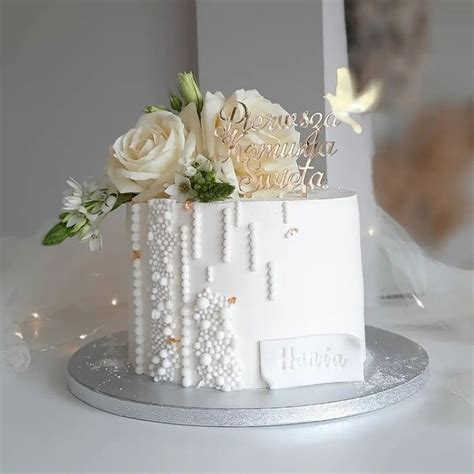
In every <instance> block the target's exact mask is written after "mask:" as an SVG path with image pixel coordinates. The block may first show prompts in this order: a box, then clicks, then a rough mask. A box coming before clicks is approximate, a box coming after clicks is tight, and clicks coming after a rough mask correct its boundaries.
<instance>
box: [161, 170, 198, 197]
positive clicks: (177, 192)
mask: <svg viewBox="0 0 474 474" xmlns="http://www.w3.org/2000/svg"><path fill="white" fill-rule="evenodd" d="M165 193H166V194H168V196H171V197H172V198H174V199H176V200H177V201H180V202H183V201H186V199H189V198H191V197H192V196H193V189H192V187H191V181H190V179H189V178H187V177H186V176H183V175H181V174H178V173H176V174H175V177H174V184H172V185H170V186H168V187H167V188H166V189H165Z"/></svg>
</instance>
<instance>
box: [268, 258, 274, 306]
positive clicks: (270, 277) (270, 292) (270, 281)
mask: <svg viewBox="0 0 474 474" xmlns="http://www.w3.org/2000/svg"><path fill="white" fill-rule="evenodd" d="M275 280H276V279H275V265H274V263H273V262H268V263H267V298H268V299H269V300H270V301H273V300H275V297H276V288H275V286H276V283H275Z"/></svg>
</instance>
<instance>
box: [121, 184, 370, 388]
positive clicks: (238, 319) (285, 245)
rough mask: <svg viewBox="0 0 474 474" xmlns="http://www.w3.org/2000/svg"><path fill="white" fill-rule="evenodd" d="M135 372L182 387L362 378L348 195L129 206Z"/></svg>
mask: <svg viewBox="0 0 474 474" xmlns="http://www.w3.org/2000/svg"><path fill="white" fill-rule="evenodd" d="M129 224H130V229H131V244H132V255H133V279H132V292H133V304H132V305H131V308H132V315H131V318H130V331H129V334H130V338H129V346H130V350H129V354H130V359H131V362H132V363H133V364H134V365H135V370H136V372H137V374H147V375H149V376H151V377H153V379H154V380H155V381H163V382H176V383H180V384H182V385H183V386H185V387H188V386H198V387H211V388H217V389H221V390H224V391H227V390H232V389H259V388H281V387H293V386H302V385H310V384H315V383H327V382H340V381H355V380H363V366H364V360H365V340H364V307H363V281H362V267H361V253H360V242H359V213H358V205H357V196H356V194H355V193H353V192H348V191H343V190H333V189H326V190H324V189H321V190H317V191H313V192H311V193H310V194H309V195H308V197H307V198H305V199H301V198H295V199H290V198H285V199H284V200H278V199H276V200H257V199H253V200H236V201H224V202H214V203H200V202H193V203H191V202H185V203H183V202H177V201H176V200H173V199H153V200H150V201H148V202H147V203H143V204H132V205H130V207H129Z"/></svg>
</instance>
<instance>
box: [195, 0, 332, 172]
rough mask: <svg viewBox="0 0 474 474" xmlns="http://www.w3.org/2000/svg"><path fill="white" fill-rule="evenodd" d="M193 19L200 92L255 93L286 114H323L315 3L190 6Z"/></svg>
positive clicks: (223, 0) (200, 0) (242, 1)
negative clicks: (195, 23) (195, 22)
mask: <svg viewBox="0 0 474 474" xmlns="http://www.w3.org/2000/svg"><path fill="white" fill-rule="evenodd" d="M196 14H197V25H198V27H197V30H198V57H199V78H200V84H201V86H202V87H203V88H205V89H207V90H211V91H216V90H222V92H223V93H224V94H230V93H231V92H233V91H234V90H236V89H242V88H243V89H257V90H258V91H259V92H260V93H261V94H262V95H263V96H265V97H266V98H268V99H270V100H272V101H273V102H278V103H280V104H281V105H282V107H283V108H285V109H286V110H287V111H288V112H303V111H304V110H310V111H313V112H316V111H321V110H323V109H324V105H323V99H322V97H323V95H324V71H323V41H322V28H321V0H291V1H288V0H196ZM223 89H224V90H223ZM318 164H319V166H320V168H319V169H320V170H322V171H324V170H325V163H324V161H323V160H320V161H319V163H318Z"/></svg>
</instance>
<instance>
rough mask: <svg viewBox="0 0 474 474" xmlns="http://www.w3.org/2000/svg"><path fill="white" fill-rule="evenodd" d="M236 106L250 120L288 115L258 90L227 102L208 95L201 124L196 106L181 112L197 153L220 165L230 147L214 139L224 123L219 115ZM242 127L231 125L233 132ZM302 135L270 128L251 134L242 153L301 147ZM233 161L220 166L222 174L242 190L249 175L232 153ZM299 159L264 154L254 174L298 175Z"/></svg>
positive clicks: (218, 94)
mask: <svg viewBox="0 0 474 474" xmlns="http://www.w3.org/2000/svg"><path fill="white" fill-rule="evenodd" d="M237 102H241V103H243V104H245V106H246V108H247V111H248V113H249V115H250V117H255V116H257V115H260V116H262V117H267V116H269V115H271V116H273V117H278V116H283V117H284V116H286V115H288V112H286V111H285V110H284V109H283V107H281V105H279V104H274V103H272V102H271V101H269V100H268V99H266V98H265V97H263V96H262V95H260V93H259V92H258V91H256V90H249V91H246V90H243V89H240V90H237V91H235V92H234V93H233V94H232V95H231V96H230V97H228V98H225V97H224V96H223V95H222V93H221V92H216V93H215V94H212V93H210V92H207V93H206V95H205V98H204V106H203V109H202V113H201V122H199V118H198V115H197V113H196V109H195V107H192V106H193V105H194V104H190V105H188V106H187V107H186V108H185V109H183V111H182V112H181V117H182V119H183V122H184V123H185V124H186V127H187V128H188V129H189V130H192V131H193V132H194V133H195V134H196V137H198V138H197V139H196V151H197V152H198V153H202V154H203V155H205V156H207V157H209V158H210V159H211V160H213V161H216V162H217V161H218V160H219V159H220V157H222V156H227V153H228V146H227V145H225V144H223V143H222V141H221V139H220V138H218V137H216V136H215V130H216V128H219V127H222V126H223V125H224V122H223V121H222V119H221V117H220V111H221V110H222V109H224V111H227V113H230V111H231V110H232V109H233V108H234V107H235V106H236V105H237ZM242 125H243V123H242V124H237V125H232V128H234V129H236V128H237V129H241V128H242ZM299 140H300V134H299V132H297V131H296V129H295V127H294V126H291V127H289V128H282V129H276V130H269V129H268V127H266V128H264V129H262V130H259V131H250V132H249V133H247V134H246V135H245V136H244V137H243V138H242V139H241V140H240V141H239V144H240V150H243V149H246V148H247V147H248V146H249V145H252V144H254V145H257V146H261V145H262V144H265V145H277V144H279V145H281V146H283V145H284V144H288V146H289V144H291V143H295V144H296V145H298V143H299ZM231 158H232V160H228V161H227V162H225V163H224V164H222V165H221V167H222V173H223V175H224V176H225V178H226V179H227V180H228V181H230V182H231V184H234V185H235V186H236V187H237V188H238V187H239V184H241V183H240V179H241V178H243V177H244V176H246V175H247V172H246V169H245V167H244V165H243V163H241V162H239V160H238V159H237V156H236V154H235V153H231ZM296 161H297V158H296V157H295V156H290V157H287V158H278V159H274V158H273V157H271V156H268V154H264V155H263V157H262V159H261V160H260V164H261V167H260V169H259V170H257V171H256V172H255V174H256V175H259V174H268V173H278V172H281V171H283V170H285V169H287V170H288V173H289V174H291V173H299V171H298V166H297V163H296ZM280 193H281V190H279V189H276V188H275V189H272V190H267V191H262V192H261V193H259V194H263V195H267V196H269V195H274V194H280Z"/></svg>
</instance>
